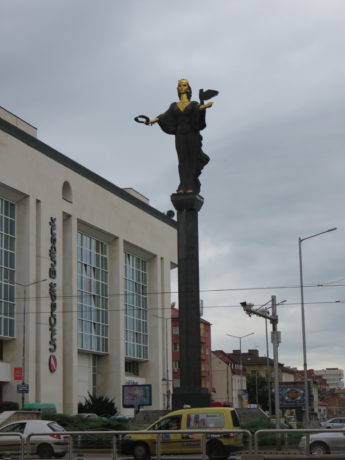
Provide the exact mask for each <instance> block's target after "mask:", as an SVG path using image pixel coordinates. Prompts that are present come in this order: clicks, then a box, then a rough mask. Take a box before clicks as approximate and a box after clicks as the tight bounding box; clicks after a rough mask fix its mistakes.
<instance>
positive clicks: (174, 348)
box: [173, 343, 180, 351]
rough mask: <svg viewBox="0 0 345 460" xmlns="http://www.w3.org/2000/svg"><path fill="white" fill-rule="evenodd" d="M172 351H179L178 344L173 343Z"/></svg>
mask: <svg viewBox="0 0 345 460" xmlns="http://www.w3.org/2000/svg"><path fill="white" fill-rule="evenodd" d="M173 351H180V344H179V343H173Z"/></svg>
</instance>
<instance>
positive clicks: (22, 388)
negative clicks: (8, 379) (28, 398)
mask: <svg viewBox="0 0 345 460" xmlns="http://www.w3.org/2000/svg"><path fill="white" fill-rule="evenodd" d="M17 393H29V384H28V383H21V384H20V385H17Z"/></svg>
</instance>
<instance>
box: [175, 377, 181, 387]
mask: <svg viewBox="0 0 345 460" xmlns="http://www.w3.org/2000/svg"><path fill="white" fill-rule="evenodd" d="M173 386H174V388H180V386H181V380H180V379H174V380H173Z"/></svg>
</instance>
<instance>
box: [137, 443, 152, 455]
mask: <svg viewBox="0 0 345 460" xmlns="http://www.w3.org/2000/svg"><path fill="white" fill-rule="evenodd" d="M150 456H151V455H150V449H149V448H148V446H147V445H146V444H144V443H143V442H138V443H137V444H135V446H134V447H133V457H134V458H137V459H143V458H150Z"/></svg>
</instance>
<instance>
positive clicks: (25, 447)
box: [0, 428, 345, 460]
mask: <svg viewBox="0 0 345 460" xmlns="http://www.w3.org/2000/svg"><path fill="white" fill-rule="evenodd" d="M332 432H335V433H339V432H340V433H343V434H344V446H345V429H340V428H339V429H327V430H326V429H325V428H317V429H315V428H313V429H306V428H303V429H279V430H278V429H263V430H258V431H257V432H256V433H255V434H254V435H253V434H252V433H251V432H250V431H248V430H218V429H208V430H206V429H199V430H164V431H163V430H159V431H156V430H150V431H148V430H142V431H133V430H131V431H128V430H126V431H62V432H54V433H31V434H30V435H29V436H28V437H27V438H26V439H25V437H24V436H23V435H22V434H21V433H14V432H12V433H0V454H3V452H4V451H5V452H6V449H3V448H2V447H1V437H4V436H6V437H8V436H10V437H14V438H18V451H19V456H20V459H21V460H25V459H26V458H29V457H30V450H31V449H29V447H30V446H31V444H33V443H34V442H37V439H36V440H35V441H33V440H32V438H33V437H35V436H36V437H38V436H39V437H40V438H41V437H44V436H47V437H49V436H52V434H54V435H60V436H61V437H64V438H65V439H66V441H67V444H68V448H67V453H66V458H68V459H69V460H72V459H73V453H74V449H75V446H74V445H73V443H75V441H76V440H77V441H78V439H79V440H80V439H84V438H85V437H86V436H88V437H91V439H92V438H93V437H97V436H105V437H106V438H107V439H109V440H111V442H110V445H111V449H110V450H111V457H112V459H113V460H117V459H118V457H119V456H120V455H119V449H118V448H119V447H120V445H119V443H120V442H121V440H122V439H123V438H124V437H125V436H126V435H133V434H135V435H136V436H138V435H139V436H140V435H145V437H146V436H147V435H154V436H156V442H155V456H156V458H157V460H161V457H162V455H164V452H163V453H162V441H163V442H164V435H173V434H181V435H191V434H199V435H200V437H199V438H198V440H199V441H200V454H201V459H202V460H206V459H207V442H209V441H210V437H211V436H213V437H214V435H215V434H217V435H218V434H219V435H227V434H230V433H235V434H240V433H241V434H242V435H245V437H246V438H245V439H246V448H245V450H246V452H247V453H248V454H254V455H257V454H259V453H260V439H261V441H262V440H263V438H264V436H265V435H266V436H267V435H272V436H273V437H274V439H275V443H274V444H275V447H276V448H277V450H279V449H281V448H282V445H283V444H284V442H286V441H287V439H288V436H289V435H305V438H306V442H305V455H306V456H307V455H309V454H310V436H311V435H312V434H315V433H327V434H328V433H332ZM210 435H211V436H210ZM181 439H183V438H182V436H181ZM253 440H254V443H253ZM261 444H262V443H261ZM77 445H78V444H77ZM152 453H153V452H152ZM177 453H178V452H177Z"/></svg>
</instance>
